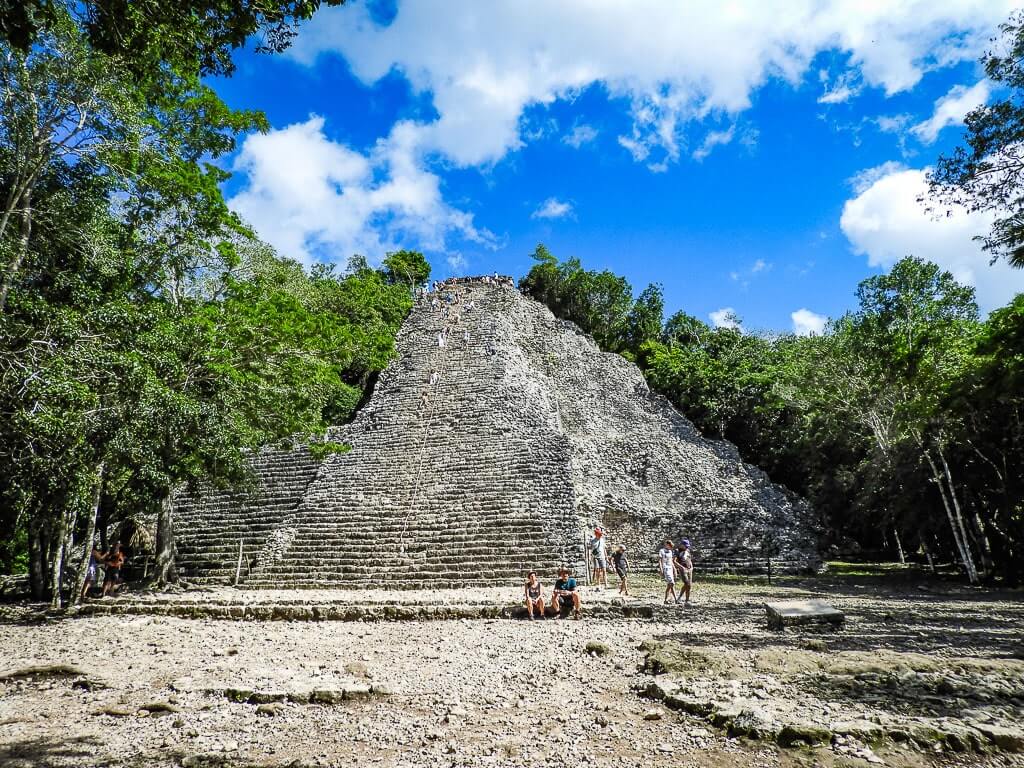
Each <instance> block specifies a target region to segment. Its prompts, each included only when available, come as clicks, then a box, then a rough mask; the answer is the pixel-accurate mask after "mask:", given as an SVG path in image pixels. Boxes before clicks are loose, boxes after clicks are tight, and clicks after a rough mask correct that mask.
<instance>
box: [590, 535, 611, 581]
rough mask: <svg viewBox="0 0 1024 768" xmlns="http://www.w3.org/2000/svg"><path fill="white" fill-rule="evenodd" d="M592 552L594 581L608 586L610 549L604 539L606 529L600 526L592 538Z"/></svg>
mask: <svg viewBox="0 0 1024 768" xmlns="http://www.w3.org/2000/svg"><path fill="white" fill-rule="evenodd" d="M590 554H591V556H592V557H593V558H594V573H593V583H594V585H595V586H605V587H607V586H608V576H607V573H608V549H607V542H606V541H605V539H604V529H603V528H601V527H600V526H598V527H597V528H595V529H594V536H593V538H592V539H591V540H590Z"/></svg>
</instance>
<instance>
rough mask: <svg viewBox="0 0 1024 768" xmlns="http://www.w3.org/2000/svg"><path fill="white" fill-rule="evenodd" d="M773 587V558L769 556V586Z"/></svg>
mask: <svg viewBox="0 0 1024 768" xmlns="http://www.w3.org/2000/svg"><path fill="white" fill-rule="evenodd" d="M771 585H772V556H771V555H768V586H769V587H770V586H771Z"/></svg>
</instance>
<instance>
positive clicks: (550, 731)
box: [0, 579, 1024, 768]
mask: <svg viewBox="0 0 1024 768" xmlns="http://www.w3.org/2000/svg"><path fill="white" fill-rule="evenodd" d="M634 591H636V592H637V593H638V594H639V597H637V598H634V599H637V600H642V601H648V602H651V603H658V602H660V601H659V595H658V587H657V585H655V584H654V583H653V582H646V583H642V584H640V585H639V586H638V587H637V588H636V589H635V590H634ZM207 594H208V596H209V598H210V599H214V598H215V597H216V599H225V600H232V599H236V598H237V599H240V600H253V599H271V600H274V601H277V602H282V601H287V600H293V599H296V600H311V601H319V602H331V601H338V600H342V599H344V600H357V601H358V600H370V601H372V600H374V599H379V600H381V601H390V600H403V601H415V600H449V601H452V602H459V601H471V600H481V599H485V598H486V599H496V600H497V599H508V598H511V597H512V596H514V595H515V591H514V590H504V591H502V590H496V591H495V594H493V595H492V594H490V593H488V594H486V595H484V594H481V593H477V594H473V595H469V596H466V595H459V594H458V593H445V594H438V593H431V594H420V595H417V594H416V593H412V592H401V593H383V594H380V595H377V596H374V595H368V594H342V595H339V593H321V592H317V593H313V592H310V593H305V592H298V593H294V592H289V593H276V594H265V593H237V592H233V591H231V590H221V591H217V592H214V593H207ZM585 595H586V598H587V600H588V601H593V600H595V599H603V600H607V599H608V598H609V597H611V596H612V595H610V593H608V592H605V593H600V594H599V593H596V592H594V591H592V590H591V588H585ZM811 595H813V596H816V597H824V598H826V599H829V600H830V601H831V602H833V603H834V604H835V605H836V606H837V607H839V608H841V609H842V610H845V611H847V613H848V616H849V620H848V622H847V626H846V628H845V629H843V630H841V631H840V632H838V633H834V634H815V633H808V632H793V631H787V632H786V633H784V634H782V635H779V634H775V633H770V632H768V631H767V630H766V629H765V627H764V613H763V610H762V609H761V608H760V606H761V604H762V603H763V602H764V601H765V599H766V598H767V597H772V598H778V597H806V596H811ZM196 597H197V596H196V595H194V594H192V595H185V596H181V599H195V598H196ZM694 597H695V601H696V604H695V605H694V606H693V607H692V608H690V609H684V608H681V607H679V608H677V607H670V608H664V609H660V608H659V609H658V611H657V612H656V615H655V618H654V619H653V620H641V619H627V618H611V619H589V620H588V619H584V620H583V621H580V622H576V621H571V620H569V621H550V620H549V621H543V622H541V621H537V622H527V621H512V620H458V621H406V622H378V623H361V622H282V621H271V622H240V621H238V622H236V621H217V620H195V619H180V618H173V617H163V616H89V617H79V618H53V617H45V616H43V615H42V614H41V613H40V612H38V611H35V610H33V609H32V608H31V607H25V606H15V607H10V606H8V607H6V608H5V609H4V610H3V612H2V613H0V615H2V616H3V619H2V620H0V622H2V623H0V659H2V661H0V673H2V672H3V671H7V672H11V671H13V670H19V669H24V668H26V667H29V666H38V665H53V664H64V665H72V666H73V667H75V668H76V670H69V674H67V675H56V676H55V675H35V676H28V677H22V678H18V679H10V678H8V679H0V765H2V766H5V768H6V767H7V766H11V768H21V767H22V766H26V767H27V766H76V767H77V768H83V767H84V766H92V765H123V766H133V765H146V766H164V765H166V766H191V767H192V768H195V767H196V766H228V765H230V766H239V767H242V766H286V765H293V766H313V765H331V766H334V765H337V766H341V765H350V764H353V763H359V764H369V765H382V766H420V765H430V766H448V765H473V766H477V765H481V766H482V765H507V766H520V765H523V766H526V765H550V766H578V765H580V766H582V765H588V766H606V765H607V766H612V765H615V766H634V765H635V766H640V765H643V766H652V765H655V766H658V765H672V766H733V765H735V766H791V765H792V766H796V765H806V766H810V765H826V766H830V765H851V766H852V765H868V764H869V762H868V760H867V759H864V758H863V757H857V756H856V755H855V754H853V753H849V752H848V753H845V754H844V753H843V752H841V751H838V750H837V749H836V748H835V747H834V746H832V747H830V746H827V745H826V746H822V747H818V748H814V749H812V748H802V749H782V748H780V747H777V746H775V745H774V744H769V743H765V742H763V741H757V740H749V739H733V738H729V737H728V736H727V735H726V734H725V733H724V732H723V731H721V730H719V729H716V728H714V727H713V726H712V725H711V724H709V723H708V722H707V721H706V720H704V719H702V718H700V717H697V716H693V715H689V714H685V713H681V712H677V711H674V710H671V709H669V708H667V707H665V706H664V705H663V704H660V703H658V702H654V701H651V700H649V699H646V698H643V697H641V696H640V695H639V694H638V690H639V689H642V688H644V687H645V686H647V685H648V684H649V683H650V682H651V681H652V679H654V678H652V676H651V675H649V674H647V673H645V672H644V671H643V669H642V668H643V665H644V660H645V652H644V651H643V650H641V648H640V646H641V644H642V643H643V642H644V641H647V640H651V639H654V640H656V641H659V642H677V643H679V642H681V643H683V644H685V645H687V646H689V647H694V648H701V649H704V650H706V651H708V652H712V651H713V652H714V653H717V654H719V655H722V654H726V655H728V654H732V655H733V656H735V658H736V659H737V663H738V664H742V663H745V662H744V659H746V658H747V656H748V655H749V654H750V653H751V651H752V649H761V650H763V649H766V648H767V649H775V650H776V651H778V652H780V653H783V654H784V653H785V652H789V651H792V652H793V653H797V652H802V651H801V649H802V648H804V647H805V646H806V645H807V643H808V641H809V640H810V639H824V641H825V642H826V643H827V645H828V647H829V649H830V650H831V651H834V652H848V651H849V652H858V651H859V652H863V651H878V652H879V653H880V658H881V655H882V654H883V652H884V653H889V654H893V653H903V652H912V653H915V654H919V655H923V656H926V657H928V658H929V659H933V660H942V659H955V658H964V657H971V658H973V659H981V660H985V659H987V660H990V661H992V662H993V663H1001V662H1002V661H1003V660H1009V659H1011V658H1012V656H1013V655H1014V654H1015V653H1017V651H1018V649H1019V648H1020V643H1021V627H1022V626H1024V606H1022V604H1021V602H1020V594H1019V593H1018V594H994V593H990V592H984V591H980V590H979V591H974V590H955V591H954V592H953V593H950V592H949V591H948V590H947V591H946V592H945V593H942V594H937V593H935V592H922V591H920V590H918V589H917V588H916V586H915V585H906V584H903V585H901V586H895V587H889V586H886V585H885V584H884V583H878V582H876V581H874V580H870V579H868V580H864V581H862V582H859V583H858V582H856V581H855V580H854V581H850V580H846V581H841V582H840V581H836V580H817V581H808V582H798V581H792V580H790V581H788V582H787V583H786V585H785V586H782V587H779V586H776V587H772V588H768V587H766V586H764V585H759V584H751V583H746V582H742V581H735V582H733V581H723V582H718V583H714V584H701V583H698V585H697V586H696V587H695V594H694ZM118 599H119V600H125V599H131V598H128V597H124V598H118ZM592 642H600V643H604V644H605V645H606V646H607V647H608V649H609V650H610V653H608V654H607V655H595V654H594V653H592V652H588V650H587V645H588V643H592ZM1021 686H1022V687H1021V689H1020V690H1019V691H1018V693H1019V694H1020V695H1024V681H1021ZM232 688H234V689H241V690H244V691H246V692H248V691H253V690H255V691H259V692H263V693H264V694H266V695H267V696H266V697H267V698H268V699H284V700H282V701H275V702H274V703H270V704H263V705H262V706H261V705H259V704H256V703H248V702H236V701H231V700H229V698H227V697H226V696H225V695H224V693H223V690H224V689H232ZM316 690H326V691H340V690H347V691H350V692H353V691H354V692H358V693H369V696H368V697H366V698H359V699H347V700H343V701H340V702H336V703H301V702H302V701H303V700H304V699H305V698H308V696H309V692H311V691H316ZM211 691H212V692H211ZM371 691H372V692H371ZM303 692H305V694H304V695H298V696H293V697H292V698H293V700H292V701H289V700H287V698H288V697H287V694H295V693H299V694H302V693H303ZM818 695H820V696H821V697H822V709H821V711H822V712H823V713H825V714H828V713H829V709H828V707H833V708H834V707H836V706H839V707H840V709H842V707H844V706H846V707H852V706H854V705H853V704H851V703H850V700H849V699H843V698H838V699H836V698H835V697H833V699H834V700H829V697H830V692H829V691H828V690H822V691H819V693H818ZM806 696H807V692H806V690H799V691H798V690H792V691H791V690H789V689H788V688H787V687H786V686H780V687H779V688H778V689H776V690H774V691H773V692H772V693H771V695H770V697H774V698H778V699H779V700H780V701H782V700H787V701H788V700H789V699H790V698H793V699H794V700H796V699H799V700H800V701H801V702H804V704H805V703H806ZM314 698H315V697H314ZM296 699H297V700H296ZM768 703H769V704H770V703H772V702H771V701H769V702H768ZM876 703H877V702H876ZM1019 703H1022V702H1021V700H1020V699H1017V700H1016V703H1015V700H1014V699H1013V698H1012V697H1010V698H1008V699H1007V700H1005V701H1004V700H999V701H995V702H993V707H994V709H993V711H994V712H995V713H996V714H997V715H999V716H1003V715H1004V714H1005V715H1007V716H1012V715H1013V713H1014V712H1015V711H1019V710H1014V706H1016V704H1019ZM855 704H856V702H855ZM953 704H955V701H954V702H953ZM857 706H860V704H857ZM147 707H148V708H149V709H147ZM894 707H895V705H894ZM150 710H154V711H152V712H151V711H150ZM166 710H169V711H166ZM859 711H860V710H858V712H859ZM836 714H837V713H835V712H832V713H831V715H832V716H834V715H836ZM838 714H842V712H839V713H838ZM915 714H918V715H919V714H920V712H916V713H915ZM823 716H824V715H823ZM1010 725H1011V726H1012V725H1013V723H1010ZM855 746H856V745H855ZM865 754H869V755H870V757H871V758H872V760H873V761H882V762H884V763H886V764H889V765H895V766H923V765H953V764H955V765H957V766H971V765H986V766H1007V765H1022V764H1024V760H1022V759H1021V758H1022V755H1014V754H1008V753H1005V752H999V753H990V754H987V755H974V754H966V755H965V754H956V755H954V754H951V753H948V752H943V751H934V750H926V751H922V750H921V749H920V748H918V747H910V746H908V745H905V744H888V745H880V746H876V748H875V749H874V751H873V752H869V753H865Z"/></svg>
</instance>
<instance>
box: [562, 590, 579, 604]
mask: <svg viewBox="0 0 1024 768" xmlns="http://www.w3.org/2000/svg"><path fill="white" fill-rule="evenodd" d="M574 594H576V593H575V592H574V593H573V595H574ZM572 597H573V596H572V595H559V596H558V603H559V605H561V604H562V603H565V604H566V605H572Z"/></svg>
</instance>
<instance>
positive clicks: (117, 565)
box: [103, 542, 124, 597]
mask: <svg viewBox="0 0 1024 768" xmlns="http://www.w3.org/2000/svg"><path fill="white" fill-rule="evenodd" d="M103 563H104V565H106V567H107V573H106V575H105V576H104V577H103V597H106V596H107V595H109V594H111V593H113V592H116V591H117V588H118V587H119V586H120V584H121V567H122V566H123V565H124V552H123V551H122V550H121V542H117V543H116V544H114V548H113V549H111V550H110V551H109V552H108V553H107V554H106V555H105V556H104V558H103Z"/></svg>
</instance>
